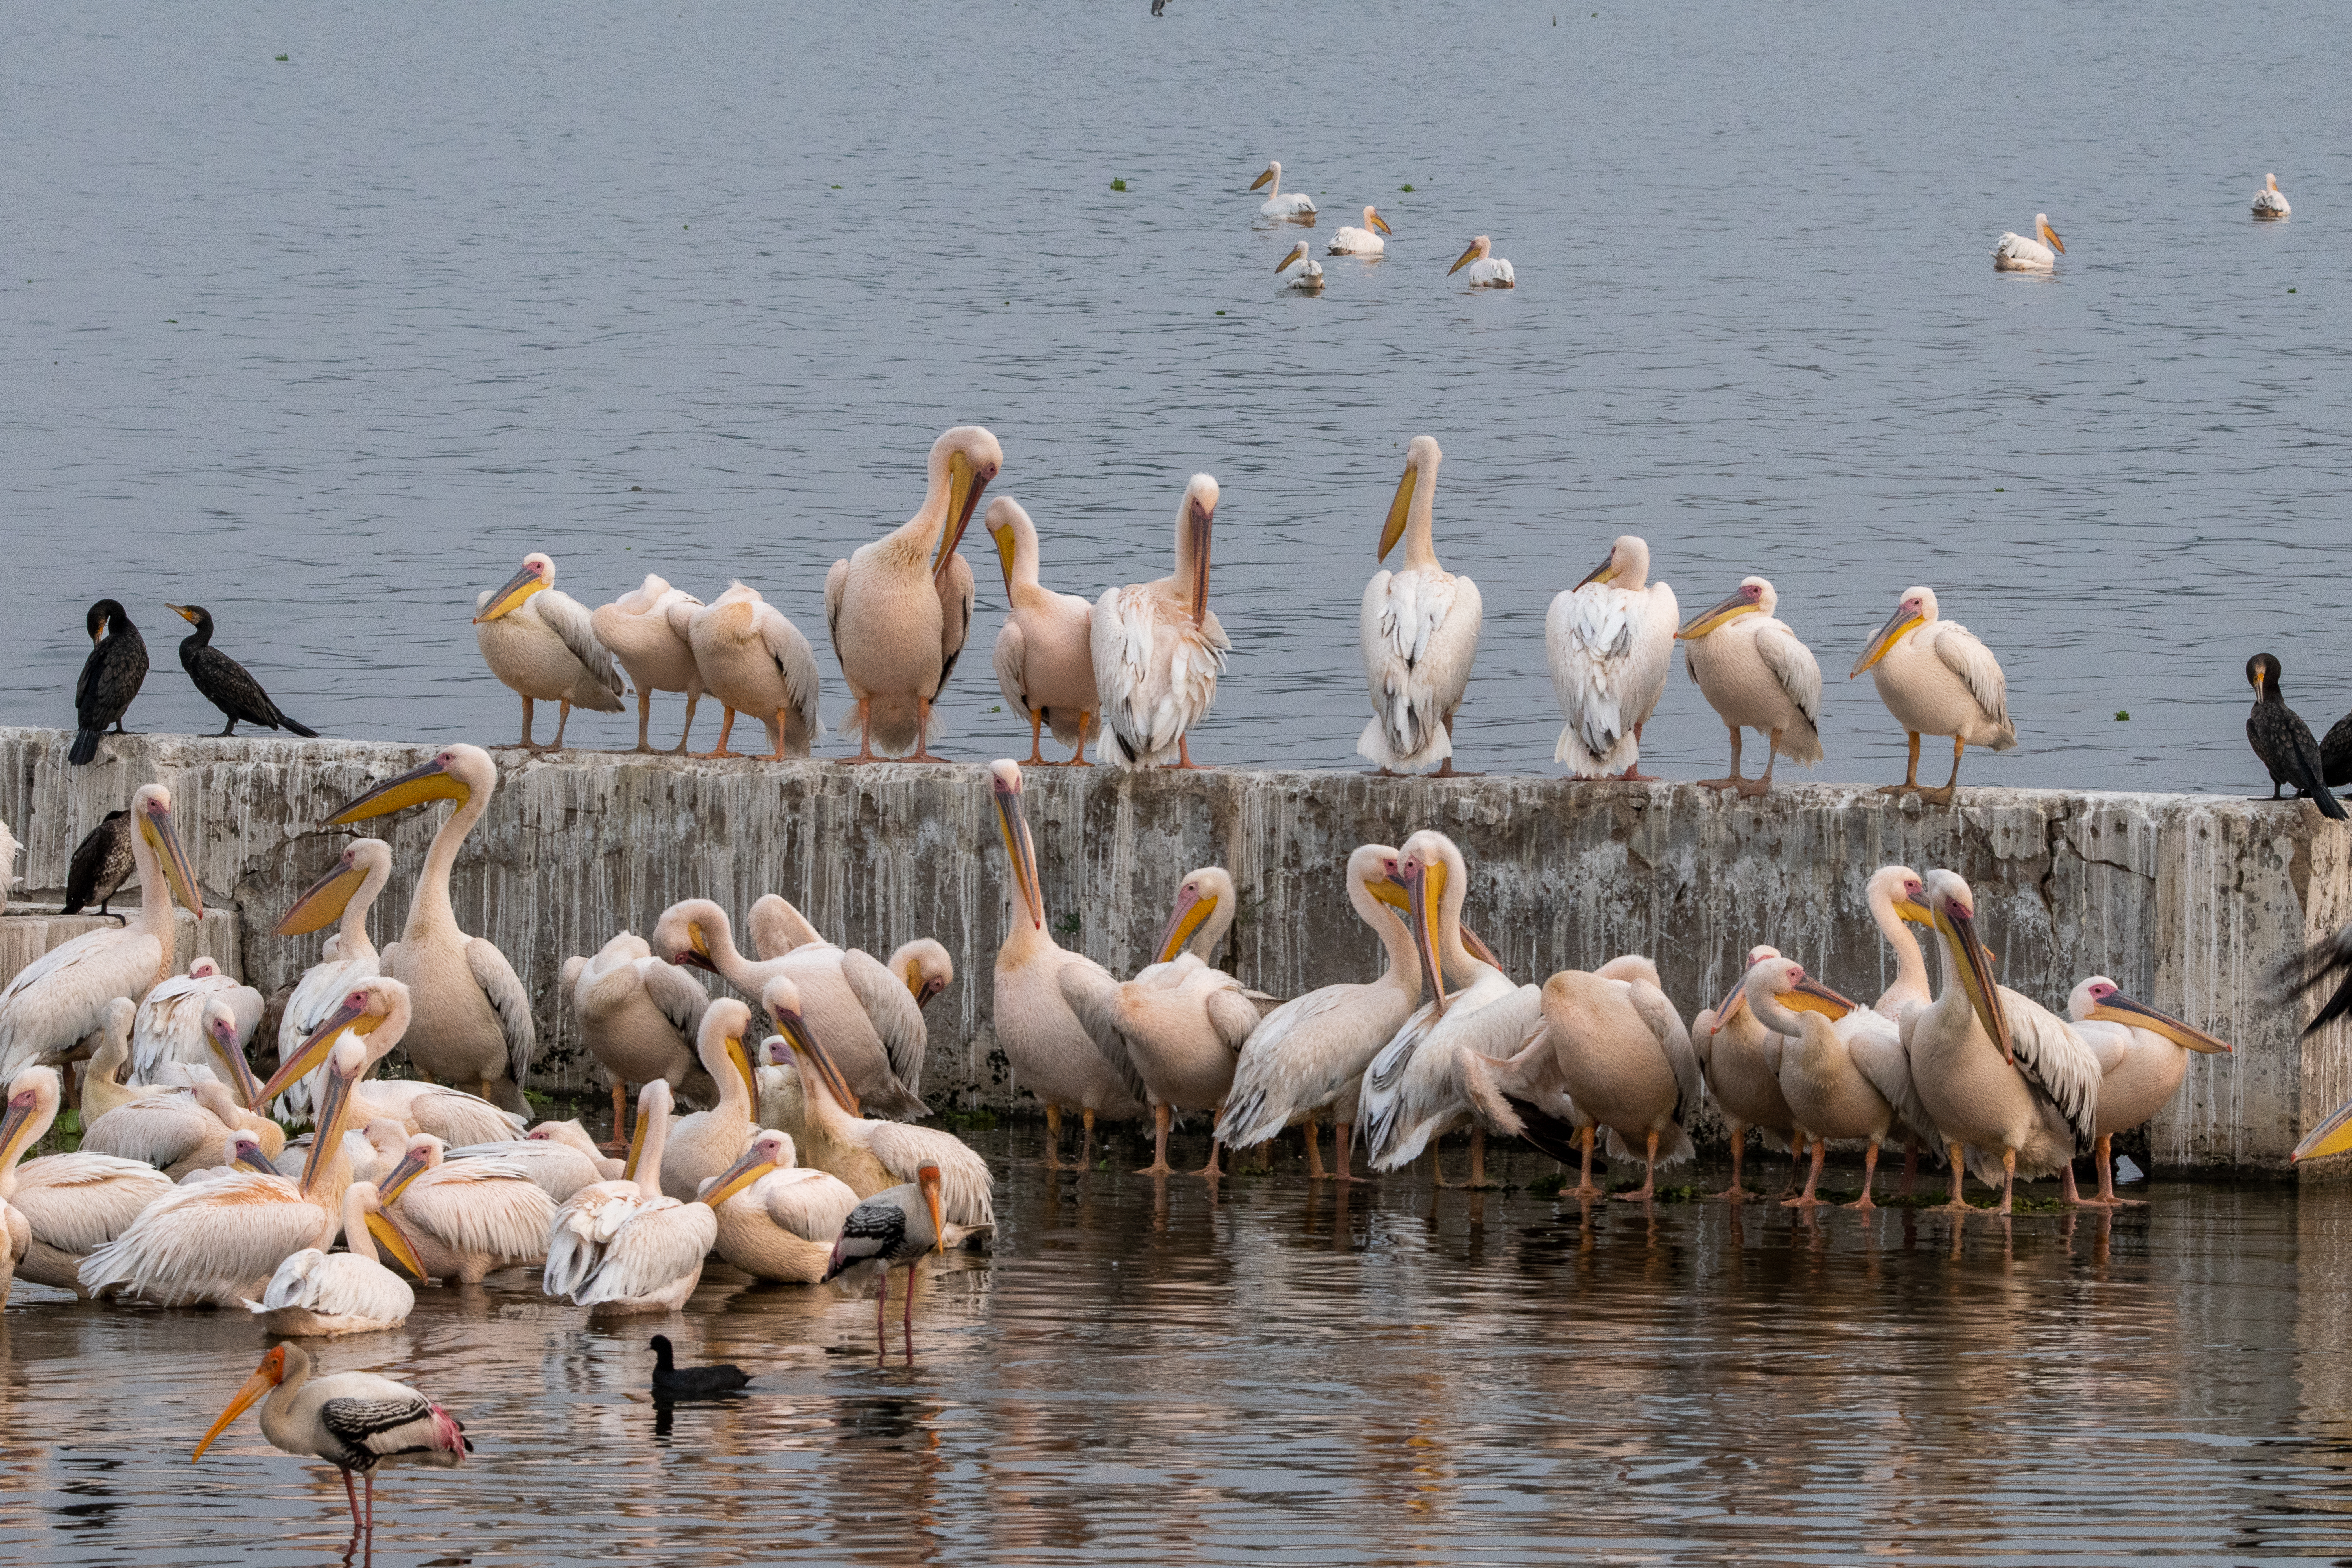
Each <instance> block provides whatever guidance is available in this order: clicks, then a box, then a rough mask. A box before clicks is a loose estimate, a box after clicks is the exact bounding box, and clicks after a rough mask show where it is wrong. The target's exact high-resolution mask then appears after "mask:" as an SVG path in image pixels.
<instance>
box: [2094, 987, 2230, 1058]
mask: <svg viewBox="0 0 2352 1568" xmlns="http://www.w3.org/2000/svg"><path fill="white" fill-rule="evenodd" d="M2090 1016H2092V1017H2094V1018H2100V1019H2104V1020H2105V1021H2106V1022H2108V1023H2110V1024H2123V1025H2126V1026H2129V1027H2131V1028H2135V1029H2146V1030H2147V1032H2148V1033H2150V1034H2152V1035H2162V1036H2163V1037H2165V1038H2166V1039H2168V1040H2170V1041H2171V1042H2172V1043H2173V1044H2174V1045H2176V1046H2182V1047H2187V1048H2188V1049H2189V1050H2192V1051H2202V1052H2204V1053H2205V1054H2206V1055H2208V1056H2215V1055H2232V1054H2234V1052H2233V1050H2232V1047H2231V1045H2230V1042H2228V1041H2227V1040H2221V1039H2216V1038H2215V1037H2212V1036H2211V1035H2209V1034H2207V1033H2206V1032H2205V1031H2204V1030H2202V1029H2200V1028H2198V1027H2197V1026H2194V1025H2192V1024H2184V1023H2182V1022H2181V1021H2180V1020H2179V1019H2178V1018H2176V1017H2174V1016H2172V1015H2171V1014H2169V1013H2159V1012H2158V1011H2157V1010H2156V1009H2155V1008H2153V1007H2150V1006H2148V1005H2146V1004H2145V1003H2140V1002H2135V1001H2133V1000H2132V999H2131V998H2130V997H2128V996H2126V995H2125V994H2123V993H2122V992H2120V991H2116V992H2113V993H2111V994H2109V995H2108V996H2107V998H2106V999H2105V1001H2103V1002H2100V1003H2098V1004H2096V1005H2094V1006H2093V1007H2092V1009H2091V1015H2090Z"/></svg>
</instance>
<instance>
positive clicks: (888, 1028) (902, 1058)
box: [841, 947, 930, 1180]
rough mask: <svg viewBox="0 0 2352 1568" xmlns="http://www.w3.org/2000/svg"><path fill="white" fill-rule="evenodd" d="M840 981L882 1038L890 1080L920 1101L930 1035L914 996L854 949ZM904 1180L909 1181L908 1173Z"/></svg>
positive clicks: (883, 965)
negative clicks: (887, 1057) (845, 985)
mask: <svg viewBox="0 0 2352 1568" xmlns="http://www.w3.org/2000/svg"><path fill="white" fill-rule="evenodd" d="M841 977H842V978H843V979H844V980H845V981H847V982H848V983H849V989H850V991H851V993H852V994H855V995H856V998H857V1005H859V1006H860V1007H863V1008H864V1009H865V1010H866V1022H868V1023H870V1024H872V1025H873V1026H874V1032H875V1033H876V1034H877V1035H879V1036H881V1037H882V1048H883V1049H884V1050H885V1051H887V1053H889V1057H890V1076H891V1077H893V1078H895V1079H898V1082H899V1083H900V1084H901V1085H903V1086H904V1087H905V1089H906V1090H907V1092H908V1094H911V1095H913V1096H915V1097H916V1098H917V1099H920V1098H921V1097H922V1093H923V1057H924V1054H925V1053H926V1052H927V1051H928V1050H929V1048H930V1032H929V1030H928V1029H926V1028H925V1027H924V1026H923V1010H922V1008H920V1007H919V1006H917V1005H915V994H914V993H913V992H911V991H909V990H908V989H907V983H906V982H905V981H904V980H901V979H900V978H899V977H898V976H897V975H895V974H893V973H890V966H889V965H888V964H887V963H883V962H882V961H881V960H880V959H878V958H876V957H875V956H874V955H873V954H872V953H870V952H862V951H860V950H859V949H857V948H854V947H853V948H848V949H845V950H844V952H842V955H841ZM908 1179H909V1180H912V1179H913V1178H912V1175H911V1173H910V1174H909V1176H908Z"/></svg>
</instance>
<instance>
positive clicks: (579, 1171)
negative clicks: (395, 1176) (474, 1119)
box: [371, 1121, 621, 1204]
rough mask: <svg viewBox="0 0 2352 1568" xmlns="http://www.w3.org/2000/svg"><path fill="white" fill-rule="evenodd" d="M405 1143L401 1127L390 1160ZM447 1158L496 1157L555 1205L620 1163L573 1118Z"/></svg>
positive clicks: (608, 1175) (614, 1174) (613, 1173)
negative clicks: (400, 1142) (397, 1146)
mask: <svg viewBox="0 0 2352 1568" xmlns="http://www.w3.org/2000/svg"><path fill="white" fill-rule="evenodd" d="M371 1125H372V1126H373V1125H375V1124H373V1123H372V1124H371ZM394 1125H396V1124H394ZM406 1142H407V1134H406V1131H405V1130H403V1131H402V1144H403V1147H402V1150H401V1152H400V1153H399V1154H398V1155H396V1156H394V1161H393V1163H394V1164H396V1163H399V1161H400V1159H402V1158H405V1156H406V1152H407V1151H406ZM448 1158H450V1159H452V1160H476V1159H488V1160H497V1161H499V1162H501V1163H505V1164H509V1165H511V1166H513V1167H514V1168H515V1169H517V1170H519V1171H520V1172H521V1173H523V1174H524V1175H526V1176H529V1177H530V1179H531V1181H532V1182H533V1183H534V1184H536V1185H537V1186H538V1188H539V1190H540V1191H541V1192H542V1193H545V1194H547V1195H548V1196H549V1197H550V1198H551V1199H553V1200H554V1201H555V1202H557V1203H559V1204H561V1203H566V1202H569V1201H570V1199H571V1197H572V1194H574V1193H577V1192H578V1191H579V1190H580V1189H581V1188H583V1187H589V1186H593V1185H595V1184H597V1183H598V1182H609V1181H613V1180H615V1179H616V1178H618V1177H619V1175H620V1173H621V1162H620V1161H618V1160H608V1159H606V1158H605V1157H604V1152H603V1151H602V1150H600V1149H599V1148H597V1147H596V1141H595V1140H594V1139H593V1138H591V1137H590V1136H589V1135H588V1131H587V1129H586V1128H583V1127H582V1126H581V1125H580V1123H579V1122H577V1121H542V1122H541V1123H540V1124H539V1125H538V1126H536V1127H534V1128H532V1129H531V1130H530V1131H529V1132H526V1133H525V1134H523V1136H522V1137H521V1138H520V1139H518V1140H516V1141H515V1142H509V1143H475V1144H471V1145H468V1146H466V1147H463V1148H457V1149H452V1150H450V1151H448ZM386 1169H387V1170H389V1169H390V1166H387V1167H386Z"/></svg>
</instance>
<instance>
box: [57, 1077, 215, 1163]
mask: <svg viewBox="0 0 2352 1568" xmlns="http://www.w3.org/2000/svg"><path fill="white" fill-rule="evenodd" d="M207 1143H209V1144H210V1145H211V1146H212V1148H211V1152H212V1155H213V1157H214V1159H215V1161H221V1160H224V1159H225V1158H226V1149H227V1146H228V1129H227V1128H226V1127H224V1126H222V1125H221V1123H220V1122H219V1121H217V1120H216V1119H215V1117H214V1116H213V1114H212V1113H211V1112H210V1111H208V1110H205V1108H204V1107H203V1106H201V1105H198V1104H197V1103H196V1102H195V1100H193V1099H191V1098H190V1097H189V1096H187V1095H184V1094H164V1095H158V1096H156V1097H155V1098H154V1099H152V1100H132V1101H131V1102H130V1103H129V1104H127V1105H118V1106H116V1107H115V1108H114V1109H113V1110H110V1111H108V1112H107V1113H106V1114H105V1115H103V1116H101V1117H100V1118H98V1119H97V1120H96V1121H92V1122H91V1123H90V1124H89V1129H88V1131H84V1132H83V1133H82V1138H81V1146H82V1147H83V1148H85V1149H87V1150H89V1152H91V1153H93V1154H112V1155H114V1156H115V1157H116V1158H118V1159H123V1160H138V1161H142V1162H144V1163H147V1164H150V1165H153V1166H156V1167H157V1168H158V1169H160V1168H162V1167H163V1166H165V1165H176V1164H178V1163H180V1162H181V1161H183V1160H186V1159H190V1158H193V1157H195V1156H197V1155H200V1154H202V1153H204V1152H205V1145H206V1144H207Z"/></svg>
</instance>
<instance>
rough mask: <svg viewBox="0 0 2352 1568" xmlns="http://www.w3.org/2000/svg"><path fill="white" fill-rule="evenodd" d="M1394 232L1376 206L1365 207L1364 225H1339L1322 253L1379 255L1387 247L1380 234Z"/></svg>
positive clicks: (1332, 254) (1330, 254) (1334, 254)
mask: <svg viewBox="0 0 2352 1568" xmlns="http://www.w3.org/2000/svg"><path fill="white" fill-rule="evenodd" d="M1395 232H1396V230H1394V229H1392V228H1391V227H1390V226H1389V220H1388V219H1386V218H1384V217H1382V216H1381V212H1380V209H1379V208H1378V207H1366V208H1365V209H1364V226H1363V227H1361V228H1358V227H1356V226H1354V225H1353V224H1342V225H1340V226H1339V233H1337V234H1335V235H1333V236H1332V237H1331V246H1330V248H1329V249H1328V250H1327V251H1326V252H1325V253H1324V254H1325V255H1327V256H1379V255H1381V254H1382V253H1383V252H1385V251H1386V250H1387V249H1388V245H1387V243H1386V242H1385V241H1383V240H1382V239H1381V235H1384V234H1394V233H1395Z"/></svg>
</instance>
